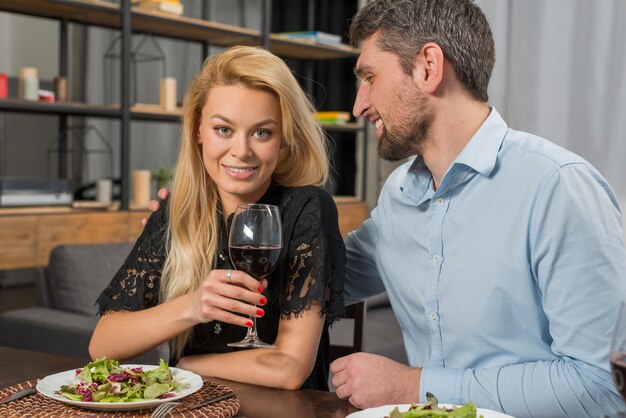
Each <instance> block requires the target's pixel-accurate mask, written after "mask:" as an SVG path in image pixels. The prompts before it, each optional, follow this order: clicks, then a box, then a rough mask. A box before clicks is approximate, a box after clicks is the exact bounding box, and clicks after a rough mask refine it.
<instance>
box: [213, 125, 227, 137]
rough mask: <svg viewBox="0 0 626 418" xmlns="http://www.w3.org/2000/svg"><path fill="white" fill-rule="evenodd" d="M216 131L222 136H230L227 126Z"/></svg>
mask: <svg viewBox="0 0 626 418" xmlns="http://www.w3.org/2000/svg"><path fill="white" fill-rule="evenodd" d="M215 130H216V131H217V133H218V134H220V135H228V134H230V128H227V127H225V126H219V127H217V128H216V129H215Z"/></svg>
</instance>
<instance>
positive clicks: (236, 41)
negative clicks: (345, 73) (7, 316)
mask: <svg viewBox="0 0 626 418" xmlns="http://www.w3.org/2000/svg"><path fill="white" fill-rule="evenodd" d="M270 6H271V0H263V13H265V15H266V16H264V19H263V24H262V27H263V30H262V31H256V30H252V29H247V28H241V27H237V26H232V25H226V24H222V23H219V22H213V21H208V20H203V19H198V18H191V17H185V16H180V17H179V16H174V15H170V14H166V13H161V12H156V11H147V10H144V9H140V8H137V7H131V5H130V0H121V2H120V4H116V3H111V2H109V1H106V0H0V11H3V12H10V13H17V14H22V15H28V16H33V17H40V18H47V19H55V20H58V21H59V22H60V25H59V31H60V41H59V72H58V73H59V75H62V76H67V72H68V71H67V68H68V52H69V51H68V39H67V38H68V36H67V33H68V24H69V23H73V24H82V25H90V26H97V27H102V28H108V29H113V30H119V31H120V33H121V40H120V76H121V77H120V80H121V86H120V98H121V104H120V105H118V106H110V105H94V104H86V103H75V102H66V103H43V102H34V101H25V100H18V99H0V112H19V113H32V114H47V115H56V116H58V117H59V121H60V123H59V137H60V138H61V139H60V143H59V149H61V150H63V149H66V147H67V144H66V139H65V138H64V133H65V131H66V128H67V117H69V116H83V117H99V118H109V119H117V120H120V141H121V143H120V160H121V179H122V182H121V183H122V184H121V186H122V187H121V191H122V197H121V209H122V211H121V212H120V213H119V214H118V215H117V216H118V217H119V216H121V217H122V218H123V219H122V221H123V222H122V223H123V224H124V225H126V227H125V229H124V228H123V229H124V230H123V231H121V232H120V231H117V232H116V234H117V235H115V237H117V238H115V240H120V239H122V240H128V239H134V233H135V232H137V231H136V230H135V229H133V228H134V227H135V226H136V225H133V222H136V223H138V219H140V218H141V217H142V216H143V213H142V212H132V211H131V212H128V211H127V210H128V209H129V203H130V177H131V176H130V141H131V137H130V124H131V121H134V120H136V121H156V122H170V123H172V122H179V121H180V115H181V113H180V109H178V110H175V111H164V110H162V109H159V108H157V107H152V106H144V105H140V104H137V105H133V104H132V103H131V99H130V93H129V92H130V49H131V48H130V45H131V36H132V34H152V35H156V36H163V37H168V38H172V39H178V40H184V41H190V42H199V43H201V44H202V45H204V46H205V47H206V46H207V45H217V46H224V47H228V46H233V45H251V46H261V45H263V46H266V47H268V48H269V49H270V50H271V51H272V52H274V53H276V54H277V55H280V56H282V57H286V58H297V59H306V60H311V61H313V60H330V59H342V58H354V57H357V56H358V54H359V51H358V50H357V49H355V48H352V47H350V46H347V45H343V46H337V47H333V46H328V45H320V44H311V43H309V42H306V41H302V40H294V39H287V38H285V37H284V36H281V35H278V34H272V33H269V17H268V16H267V15H268V14H269V13H270V9H271V7H270ZM205 50H206V48H205ZM323 127H324V129H326V130H329V131H343V132H346V131H348V132H354V133H355V134H357V135H358V134H359V133H361V132H364V130H365V127H364V124H363V123H362V122H357V123H347V124H342V125H323ZM361 149H362V147H361ZM361 152H364V151H361ZM60 154H61V153H60ZM363 160H364V159H363ZM64 170H67V166H66V161H61V160H60V161H59V174H60V176H63V172H64ZM361 170H363V167H362V166H361ZM65 172H66V171H65ZM360 174H361V177H362V176H363V173H360ZM357 194H358V193H357ZM358 203H359V199H358V198H357V199H355V198H351V199H349V200H348V201H345V200H344V201H342V200H341V199H338V205H339V206H341V205H348V206H349V207H350V208H351V209H350V210H354V207H356V206H355V205H358ZM345 210H347V209H345ZM358 210H360V211H362V210H366V208H365V209H364V208H363V207H361V206H359V208H358ZM341 212H342V209H341V207H340V213H341ZM36 213H37V214H36V215H26V214H19V213H18V214H14V213H11V212H6V211H4V212H3V210H2V209H0V221H1V223H2V224H3V225H5V226H8V225H13V229H12V230H13V231H16V229H15V225H19V224H20V222H26V224H24V225H31V224H30V223H29V222H35V224H36V225H39V226H40V225H49V226H50V223H51V222H52V223H54V222H55V220H56V221H59V220H60V219H61V218H60V216H65V217H68V216H69V217H72V216H76V214H81V216H83V217H84V216H87V217H89V216H91V215H90V214H89V213H85V211H84V210H80V211H78V210H72V211H69V213H68V214H59V213H50V212H48V213H46V211H45V209H43V208H42V209H41V210H40V211H36ZM125 213H126V214H125ZM133 214H134V215H133ZM138 214H141V215H138ZM33 216H34V217H35V218H36V219H35V220H33V219H32V217H33ZM48 218H50V219H48ZM105 218H106V219H109V218H111V219H113V218H114V216H113V215H112V214H111V213H110V212H109V213H107V212H102V211H93V219H91V218H89V219H88V221H89V222H96V221H95V219H105ZM128 219H131V220H130V221H129V220H128ZM74 221H75V222H79V223H80V222H83V221H80V220H79V219H78V218H74ZM118 221H120V220H119V219H118ZM68 222H69V221H68ZM84 222H87V221H84ZM340 222H342V220H341V219H340ZM96 223H97V222H96ZM33 225H34V224H33ZM81 225H82V224H81ZM138 225H140V224H138ZM39 226H38V227H39ZM75 226H76V225H75ZM79 226H80V225H79ZM31 227H32V225H31ZM25 228H26V229H25V230H26V231H28V230H30V229H29V228H30V227H25ZM128 228H131V232H130V233H129V232H128ZM79 229H80V228H79ZM90 231H92V229H90ZM39 233H42V232H41V231H40V232H39ZM16 234H17V241H15V242H17V243H19V240H20V237H22V238H23V237H24V236H23V234H22V235H20V233H19V232H16ZM107 237H108V238H107V239H113V238H114V237H112V236H107ZM9 238H10V237H8V236H7V238H5V237H4V235H3V239H2V240H0V269H3V268H15V267H16V266H26V265H33V263H35V264H36V265H40V264H41V263H43V262H44V261H46V260H47V258H46V255H45V250H37V251H36V253H37V257H36V262H33V260H30V261H23V262H18V263H17V264H16V263H13V264H11V263H8V264H7V263H6V262H3V260H5V257H6V254H7V251H8V252H9V253H10V252H11V251H14V250H15V249H16V248H18V249H19V248H21V247H20V246H19V245H17V247H15V246H14V244H15V242H13V243H12V242H11V239H9ZM13 238H16V237H13ZM98 239H99V238H98ZM29 242H30V241H29ZM29 245H31V246H32V242H31V243H30V244H29ZM46 248H48V247H46ZM31 250H32V248H31ZM15 251H18V250H15ZM42 251H43V252H42ZM18 252H19V251H18ZM42 254H44V255H42ZM8 266H9V267H8Z"/></svg>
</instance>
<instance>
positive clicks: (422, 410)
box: [389, 392, 482, 418]
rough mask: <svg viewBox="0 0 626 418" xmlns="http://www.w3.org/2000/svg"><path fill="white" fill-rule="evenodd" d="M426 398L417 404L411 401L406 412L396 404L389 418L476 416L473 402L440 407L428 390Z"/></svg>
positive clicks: (459, 417)
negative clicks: (401, 410)
mask: <svg viewBox="0 0 626 418" xmlns="http://www.w3.org/2000/svg"><path fill="white" fill-rule="evenodd" d="M426 400H427V402H426V403H423V404H419V405H418V404H414V403H412V404H411V407H410V408H409V410H408V411H406V412H400V410H399V409H398V407H397V406H396V407H395V408H394V409H393V411H391V413H390V414H389V418H414V417H419V418H476V405H474V404H473V403H468V404H465V405H463V406H459V407H452V408H447V407H441V406H439V401H438V400H437V398H436V397H435V396H434V395H433V394H432V393H430V392H426ZM480 418H482V415H481V416H480Z"/></svg>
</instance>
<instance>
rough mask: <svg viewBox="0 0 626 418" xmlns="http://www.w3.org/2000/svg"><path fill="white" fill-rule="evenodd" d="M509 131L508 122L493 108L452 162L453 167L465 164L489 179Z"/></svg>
mask: <svg viewBox="0 0 626 418" xmlns="http://www.w3.org/2000/svg"><path fill="white" fill-rule="evenodd" d="M507 130H508V126H507V125H506V122H505V121H504V119H502V116H500V114H499V113H498V111H497V110H496V108H495V107H492V108H491V112H490V113H489V116H488V117H487V119H485V122H484V123H483V124H482V126H481V127H480V128H479V129H478V131H476V133H475V134H474V136H473V137H472V139H470V141H469V142H468V143H467V145H466V146H465V148H463V150H462V151H461V153H460V154H459V155H458V156H457V157H456V159H455V160H454V161H453V162H452V166H454V165H456V164H463V165H465V166H467V167H470V168H471V169H473V170H474V171H476V172H478V173H480V174H481V175H483V176H485V177H488V176H489V175H491V172H492V171H493V169H494V167H495V166H496V161H497V159H498V152H499V151H500V147H501V146H502V141H503V140H504V137H505V136H506V132H507Z"/></svg>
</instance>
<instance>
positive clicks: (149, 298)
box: [97, 185, 345, 390]
mask: <svg viewBox="0 0 626 418" xmlns="http://www.w3.org/2000/svg"><path fill="white" fill-rule="evenodd" d="M259 203H268V204H274V205H277V206H279V207H280V211H281V217H282V220H283V249H282V251H281V255H280V257H281V258H280V261H279V263H278V265H277V267H276V269H275V270H274V272H273V273H272V274H271V275H270V276H269V278H268V283H269V284H268V287H267V288H266V289H265V291H264V295H265V296H266V297H267V299H268V303H267V305H265V306H264V307H263V308H264V310H265V315H264V316H263V317H261V318H258V319H257V331H258V333H259V337H260V338H261V339H262V340H263V341H266V342H272V341H274V340H275V339H276V336H277V333H278V321H279V319H281V318H292V317H297V316H298V315H300V314H301V313H302V312H303V311H304V310H307V309H309V308H310V307H311V306H312V305H319V306H320V307H321V311H322V313H323V314H325V315H326V324H325V326H324V328H323V332H322V336H321V340H320V345H319V348H318V352H317V358H316V362H315V367H314V369H313V372H312V373H311V375H310V376H309V377H308V379H307V380H306V381H305V383H304V385H303V386H302V387H303V388H312V389H322V390H328V384H327V382H328V369H329V336H328V327H329V325H330V324H331V323H332V322H333V321H335V320H336V319H338V317H339V316H341V314H342V313H343V308H344V301H343V277H344V265H345V248H344V245H343V239H342V237H341V234H340V232H339V227H338V220H337V208H336V206H335V203H334V201H333V199H332V197H331V196H330V195H328V194H327V193H326V192H325V191H324V190H322V189H320V188H317V187H281V186H277V185H272V186H270V188H269V190H268V191H267V193H265V195H264V196H263V197H262V198H261V199H260V200H259ZM166 207H167V202H163V203H162V205H161V209H160V210H159V211H158V212H156V213H154V214H152V216H151V217H150V219H149V221H148V224H147V225H146V227H145V229H144V231H143V233H142V235H141V236H140V237H139V239H138V240H137V242H136V244H135V246H134V248H133V249H132V251H131V253H130V254H129V256H128V257H127V258H126V261H125V262H124V265H122V267H120V269H119V270H118V272H117V273H116V275H115V277H113V280H111V283H110V284H109V285H108V286H107V287H106V289H104V291H103V292H102V294H101V295H100V297H99V298H98V301H97V304H98V305H99V312H100V314H101V315H103V314H106V313H109V312H113V311H138V310H141V309H146V308H150V307H153V306H155V305H157V304H158V301H159V286H160V279H161V271H162V267H163V264H164V261H165V258H166V256H167V245H166V244H165V231H166V229H167V210H166ZM226 231H227V229H226V227H225V226H223V227H222V233H221V244H220V250H219V253H218V257H216V258H217V259H216V260H215V266H216V268H220V269H223V268H232V267H231V264H230V260H229V256H228V245H227V243H228V239H227V237H228V235H227V232H226ZM245 333H246V328H244V327H239V326H234V325H230V324H225V323H222V322H219V321H212V322H208V323H206V324H199V325H196V326H195V327H194V328H193V330H192V336H191V339H190V340H189V342H188V343H187V345H186V346H185V348H184V350H183V356H186V355H193V354H202V353H225V352H229V351H233V350H234V349H233V348H231V347H228V346H227V345H226V344H228V343H229V342H233V341H239V340H241V339H242V338H243V337H244V335H245ZM177 361H178V359H176V358H170V363H171V364H176V362H177ZM233 367H237V365H236V364H233Z"/></svg>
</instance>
